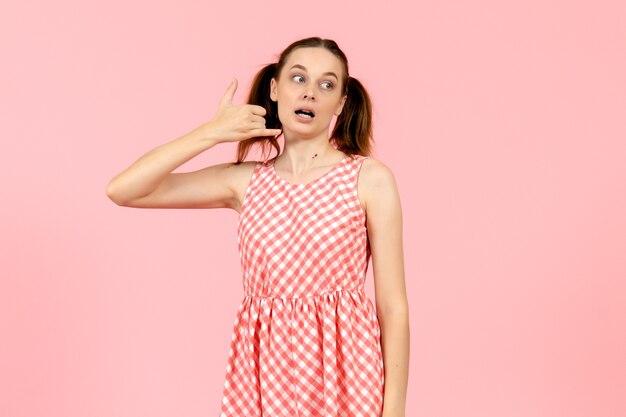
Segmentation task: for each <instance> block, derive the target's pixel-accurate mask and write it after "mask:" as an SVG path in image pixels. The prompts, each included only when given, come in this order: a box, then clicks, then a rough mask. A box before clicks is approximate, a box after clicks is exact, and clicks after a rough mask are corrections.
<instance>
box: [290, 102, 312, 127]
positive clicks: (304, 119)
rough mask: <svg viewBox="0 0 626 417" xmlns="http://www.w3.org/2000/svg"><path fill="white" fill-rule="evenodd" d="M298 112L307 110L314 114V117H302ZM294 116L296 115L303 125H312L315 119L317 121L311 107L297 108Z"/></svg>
mask: <svg viewBox="0 0 626 417" xmlns="http://www.w3.org/2000/svg"><path fill="white" fill-rule="evenodd" d="M298 110H306V111H308V112H311V113H313V117H304V116H300V115H299V114H298V113H296V112H297V111H298ZM293 114H295V115H296V119H297V120H298V121H300V122H302V123H311V122H312V121H313V120H314V119H315V111H314V110H313V109H312V108H310V107H306V106H302V107H297V108H296V109H295V110H294V111H293Z"/></svg>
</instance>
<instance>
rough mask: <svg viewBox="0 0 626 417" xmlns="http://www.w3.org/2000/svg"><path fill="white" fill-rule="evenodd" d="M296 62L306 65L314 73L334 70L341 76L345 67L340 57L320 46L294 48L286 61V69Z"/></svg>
mask: <svg viewBox="0 0 626 417" xmlns="http://www.w3.org/2000/svg"><path fill="white" fill-rule="evenodd" d="M296 64H299V65H302V66H304V67H305V68H306V69H307V71H309V72H312V73H323V72H327V71H332V72H334V73H336V74H337V75H339V76H341V75H340V74H341V73H342V69H343V66H342V64H341V60H340V59H339V58H337V57H336V56H335V55H334V54H333V53H332V52H330V51H329V50H327V49H325V48H318V47H306V48H297V49H295V50H293V51H292V52H291V53H290V54H289V57H288V58H287V61H286V62H285V66H284V69H285V70H286V71H289V69H290V68H291V67H292V66H294V65H296Z"/></svg>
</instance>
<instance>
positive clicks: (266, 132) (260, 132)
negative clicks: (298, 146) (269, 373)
mask: <svg viewBox="0 0 626 417" xmlns="http://www.w3.org/2000/svg"><path fill="white" fill-rule="evenodd" d="M281 133H282V130H281V129H254V130H252V134H254V136H278V135H280V134H281Z"/></svg>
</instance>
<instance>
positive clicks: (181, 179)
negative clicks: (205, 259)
mask: <svg viewBox="0 0 626 417" xmlns="http://www.w3.org/2000/svg"><path fill="white" fill-rule="evenodd" d="M236 89H237V81H236V80H233V82H232V83H231V85H230V86H229V87H228V89H227V91H226V94H225V95H224V97H223V98H222V100H221V101H220V103H219V106H218V110H217V113H216V115H215V116H214V118H213V119H212V120H211V121H209V122H208V123H206V124H203V125H201V126H199V127H197V128H196V129H194V130H192V131H190V132H189V133H187V134H185V135H184V136H182V137H179V138H177V139H175V140H173V141H171V142H168V143H166V144H164V145H161V146H159V147H157V148H155V149H153V150H151V151H150V152H148V153H146V154H145V155H143V156H142V157H141V158H139V159H138V160H137V161H136V162H134V163H133V164H132V165H131V166H130V167H128V168H127V169H126V170H124V171H123V172H121V173H120V174H118V175H117V176H115V177H114V178H113V179H112V180H111V182H110V183H109V185H108V188H107V195H108V196H109V198H110V199H111V200H113V201H114V202H115V203H116V204H118V205H121V206H127V207H151V208H155V207H159V208H230V209H233V210H235V211H237V212H238V213H239V217H238V226H237V233H238V246H239V252H240V255H241V262H242V271H243V288H244V293H245V294H244V298H243V301H242V303H241V305H240V307H239V309H238V312H237V315H236V319H235V324H234V328H233V337H232V341H231V345H230V353H229V358H228V366H227V371H226V381H225V383H224V392H223V399H222V404H221V407H222V409H221V417H226V416H241V417H243V416H246V417H249V416H294V417H295V416H320V417H330V416H333V417H334V416H367V417H380V416H383V417H404V416H405V400H406V391H407V383H408V365H409V320H408V303H407V296H406V289H405V282H404V260H403V256H404V255H403V247H402V213H401V207H400V198H399V195H398V190H397V187H396V183H395V179H394V176H393V174H392V172H391V170H390V169H389V168H388V167H387V166H386V165H384V164H383V163H382V162H380V161H378V160H376V159H373V158H371V157H370V156H369V155H370V154H371V151H370V139H371V137H372V135H371V124H372V122H371V113H372V112H371V102H370V98H369V95H368V94H367V92H366V90H365V89H364V87H363V86H362V85H361V83H360V82H359V81H358V80H357V79H355V78H354V77H351V76H350V75H349V72H348V62H347V59H346V57H345V55H344V53H343V52H342V51H341V50H340V49H339V47H338V45H337V44H336V43H335V42H334V41H332V40H329V39H321V38H319V37H312V38H307V39H302V40H299V41H296V42H294V43H292V44H291V45H289V46H288V47H287V48H286V49H285V50H284V51H283V52H282V54H281V55H280V58H279V60H278V62H277V63H272V64H269V65H267V66H265V67H264V68H262V69H261V70H260V71H259V73H258V74H257V75H256V77H255V79H254V81H253V83H252V88H251V91H250V95H249V99H248V103H247V104H243V105H234V104H233V103H232V98H233V95H234V93H235V90H236ZM334 117H336V123H335V125H334V128H333V131H332V134H331V135H329V126H330V124H331V122H332V120H333V118H334ZM281 133H282V134H283V136H284V149H283V151H282V152H281V150H280V146H279V144H278V142H277V137H278V136H279V135H280V134H281ZM226 142H238V148H237V161H236V162H234V163H222V164H217V165H213V166H209V167H206V168H204V169H201V170H198V171H195V172H187V173H175V174H174V173H172V171H173V170H174V169H176V168H177V167H179V166H180V165H182V164H183V163H185V162H186V161H188V160H190V159H191V158H193V157H195V156H196V155H198V154H200V153H201V152H204V151H206V150H208V149H210V148H212V147H213V146H215V145H217V144H219V143H226ZM253 145H257V146H260V147H261V149H262V150H263V158H262V159H263V160H262V161H244V159H245V157H246V155H247V153H248V150H249V149H250V147H251V146H253ZM272 147H273V148H274V149H275V150H276V153H277V155H276V156H275V157H273V158H271V159H267V156H268V155H267V153H266V152H267V151H268V150H270V151H271V148H272ZM370 256H371V258H372V264H373V268H374V286H375V292H376V309H374V306H373V305H372V303H371V300H370V299H369V298H368V297H367V296H366V295H365V293H364V289H363V288H364V283H365V275H366V272H367V268H368V264H369V259H370Z"/></svg>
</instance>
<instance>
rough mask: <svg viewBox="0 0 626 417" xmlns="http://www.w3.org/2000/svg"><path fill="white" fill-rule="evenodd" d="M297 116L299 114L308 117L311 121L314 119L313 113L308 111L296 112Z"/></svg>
mask: <svg viewBox="0 0 626 417" xmlns="http://www.w3.org/2000/svg"><path fill="white" fill-rule="evenodd" d="M296 114H299V115H300V116H304V117H308V118H309V119H310V118H312V117H313V113H309V112H308V111H306V110H296Z"/></svg>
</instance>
